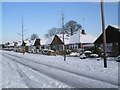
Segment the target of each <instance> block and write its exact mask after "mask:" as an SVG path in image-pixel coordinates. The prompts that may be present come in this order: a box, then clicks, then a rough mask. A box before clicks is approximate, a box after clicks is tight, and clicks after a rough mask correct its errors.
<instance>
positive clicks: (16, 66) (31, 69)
mask: <svg viewBox="0 0 120 90" xmlns="http://www.w3.org/2000/svg"><path fill="white" fill-rule="evenodd" d="M2 55H3V67H4V69H3V74H4V75H3V78H4V82H3V87H29V88H37V87H40V88H44V87H52V88H56V87H59V88H60V87H79V88H117V87H118V86H117V84H118V72H117V70H118V66H117V64H118V63H117V62H113V61H110V62H109V64H110V65H111V66H110V67H109V69H103V68H102V65H101V61H93V60H89V61H87V63H86V64H85V62H84V61H80V60H79V59H78V58H72V57H69V58H67V59H68V60H69V61H68V60H67V62H64V61H63V60H61V59H62V57H61V56H56V57H55V56H46V55H36V54H26V55H24V56H23V55H22V54H20V53H15V52H8V51H3V52H2ZM76 59H77V60H76ZM94 62H95V63H94ZM84 64H85V65H84ZM90 64H92V66H91V65H90ZM93 65H94V66H93ZM100 65H101V66H100ZM11 72H13V73H11ZM10 74H13V75H14V77H12V76H11V75H10ZM108 75H109V76H108ZM9 76H11V77H9ZM10 82H11V83H12V82H13V83H14V82H15V83H17V85H16V84H13V83H12V84H13V85H14V86H12V85H11V83H10ZM19 84H20V85H19Z"/></svg>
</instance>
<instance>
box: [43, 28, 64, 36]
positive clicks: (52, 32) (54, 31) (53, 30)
mask: <svg viewBox="0 0 120 90" xmlns="http://www.w3.org/2000/svg"><path fill="white" fill-rule="evenodd" d="M60 33H62V31H60V28H51V29H49V30H48V33H47V34H45V37H47V38H49V37H50V36H53V35H56V34H60Z"/></svg>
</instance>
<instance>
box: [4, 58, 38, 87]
mask: <svg viewBox="0 0 120 90" xmlns="http://www.w3.org/2000/svg"><path fill="white" fill-rule="evenodd" d="M5 58H7V59H10V58H9V57H6V56H5ZM12 61H13V60H12ZM7 64H8V65H9V67H10V68H11V69H12V70H13V68H12V66H11V64H10V63H9V62H8V61H7ZM14 66H15V68H16V71H17V73H18V74H19V75H20V77H21V78H22V80H23V81H24V82H25V84H26V86H27V87H28V88H36V87H38V86H40V83H39V84H38V83H36V82H34V81H33V80H31V79H30V78H29V77H28V76H27V75H26V74H25V73H24V72H23V71H22V70H21V69H20V67H19V66H18V65H17V63H14ZM31 82H32V83H31Z"/></svg>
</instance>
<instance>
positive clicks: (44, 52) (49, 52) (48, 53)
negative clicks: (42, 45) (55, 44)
mask: <svg viewBox="0 0 120 90" xmlns="http://www.w3.org/2000/svg"><path fill="white" fill-rule="evenodd" d="M52 52H54V50H50V49H43V50H42V53H43V54H46V55H50V54H51V53H52Z"/></svg>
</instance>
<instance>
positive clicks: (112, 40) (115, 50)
mask: <svg viewBox="0 0 120 90" xmlns="http://www.w3.org/2000/svg"><path fill="white" fill-rule="evenodd" d="M106 42H107V53H108V56H118V55H120V27H118V26H115V25H109V26H108V27H107V28H106ZM94 44H95V45H96V46H98V47H101V48H102V50H103V33H102V34H101V35H100V36H99V37H98V38H97V39H96V41H95V42H94Z"/></svg>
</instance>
